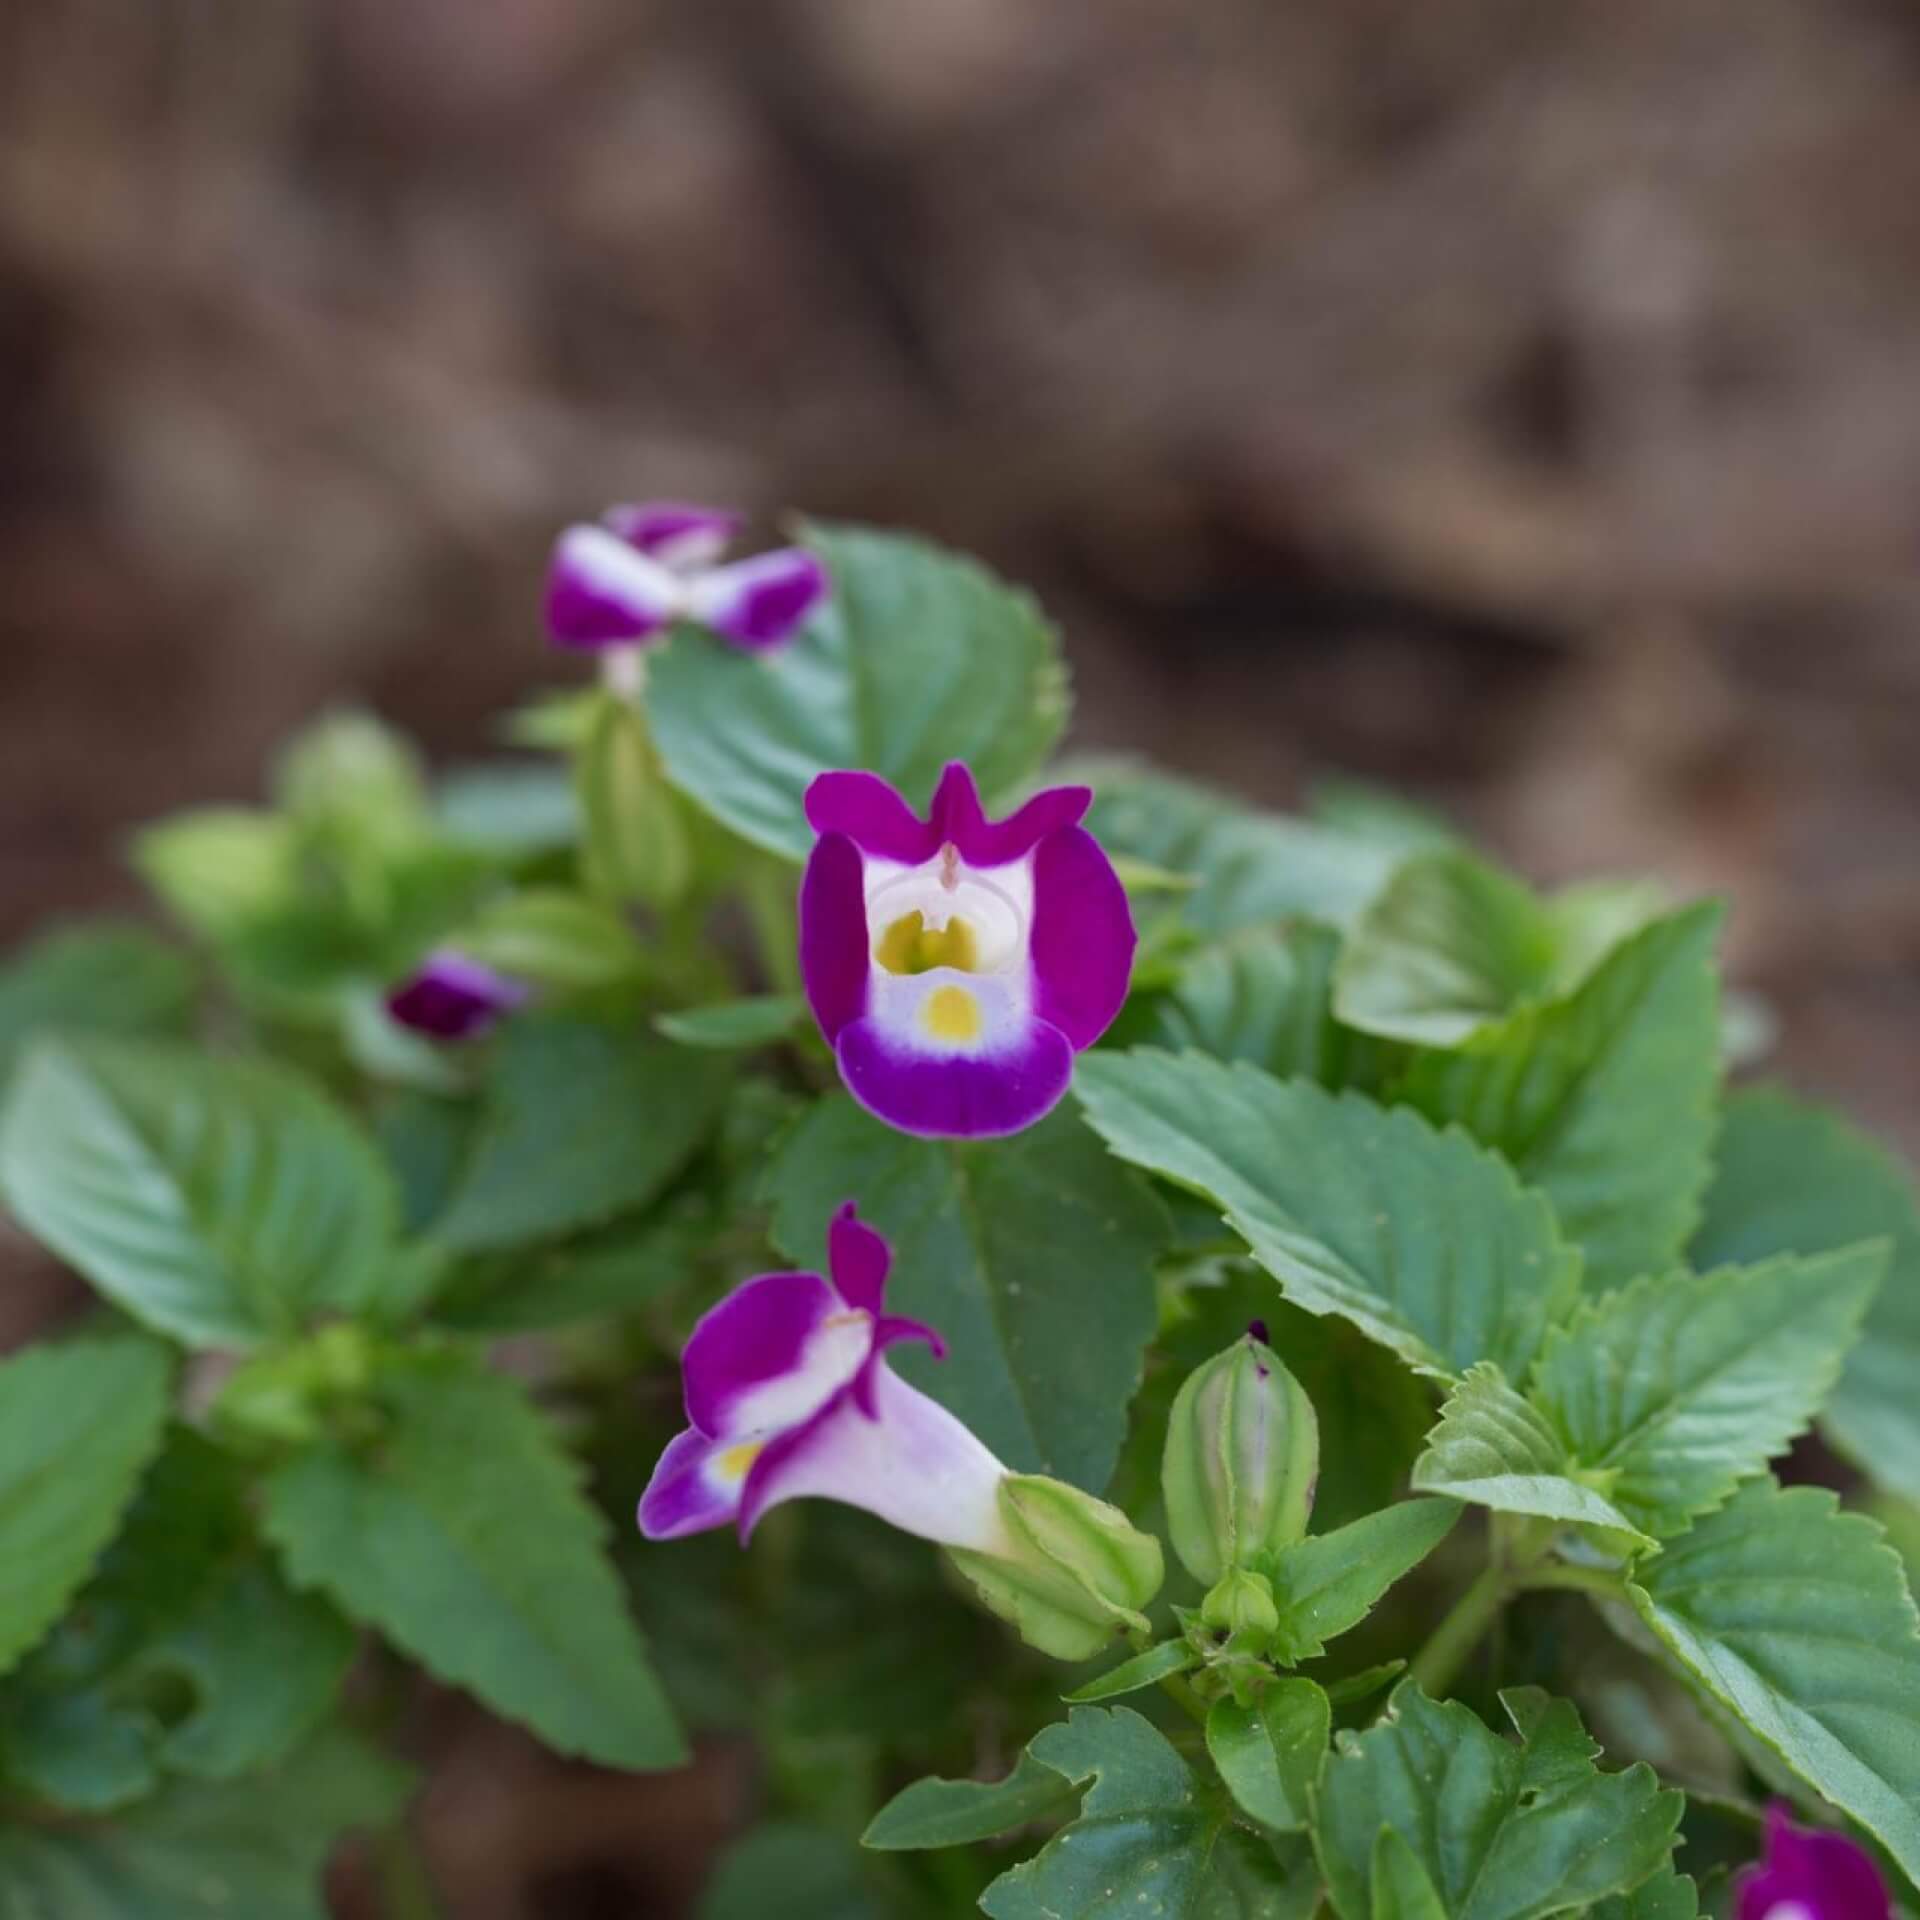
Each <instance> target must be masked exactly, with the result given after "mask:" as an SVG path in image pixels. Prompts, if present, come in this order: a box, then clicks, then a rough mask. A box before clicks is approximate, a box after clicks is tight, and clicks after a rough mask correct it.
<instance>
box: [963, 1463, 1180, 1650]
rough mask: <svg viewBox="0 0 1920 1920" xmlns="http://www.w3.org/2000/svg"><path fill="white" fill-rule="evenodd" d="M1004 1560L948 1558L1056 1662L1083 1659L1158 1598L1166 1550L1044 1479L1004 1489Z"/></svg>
mask: <svg viewBox="0 0 1920 1920" xmlns="http://www.w3.org/2000/svg"><path fill="white" fill-rule="evenodd" d="M999 1505H1000V1517H1001V1519H1002V1521H1003V1522H1004V1523H1005V1526H1006V1532H1007V1551H1006V1552H1005V1553H975V1552H972V1551H969V1550H966V1549H961V1548H955V1549H953V1550H952V1551H951V1556H950V1557H951V1558H952V1560H953V1563H954V1565H955V1566H957V1567H958V1568H959V1569H960V1571H961V1572H962V1573H963V1574H965V1575H966V1577H967V1580H968V1582H969V1583H970V1584H971V1585H972V1587H973V1589H974V1591H975V1592H976V1593H977V1594H978V1595H979V1596H980V1599H981V1601H982V1602H983V1603H984V1604H985V1605H986V1606H987V1607H988V1608H989V1609H990V1610H991V1611H992V1612H994V1613H997V1614H998V1615H999V1616H1000V1617H1001V1619H1003V1620H1005V1621H1007V1622H1009V1623H1010V1624H1011V1625H1012V1626H1013V1628H1014V1629H1015V1631H1016V1632H1018V1633H1019V1635H1020V1637H1021V1638H1022V1639H1023V1640H1025V1641H1026V1642H1027V1644H1028V1645H1029V1646H1032V1647H1038V1648H1039V1649H1040V1651H1041V1652H1042V1653H1049V1654H1052V1655H1053V1656H1054V1658H1055V1659H1058V1660H1086V1659H1090V1658H1091V1657H1092V1656H1093V1655H1094V1654H1096V1653H1098V1652H1099V1651H1100V1650H1101V1648H1103V1647H1105V1646H1107V1645H1108V1644H1109V1643H1110V1642H1111V1641H1112V1639H1113V1637H1114V1635H1115V1634H1116V1633H1118V1632H1120V1631H1122V1630H1123V1629H1126V1628H1142V1629H1143V1628H1145V1626H1146V1624H1147V1620H1146V1616H1145V1615H1144V1614H1143V1613H1142V1612H1141V1611H1140V1609H1141V1608H1142V1607H1144V1606H1145V1605H1146V1604H1147V1603H1148V1601H1150V1600H1151V1599H1152V1598H1153V1596H1154V1595H1155V1594H1156V1593H1158V1592H1159V1591H1160V1581H1161V1578H1162V1575H1163V1573H1164V1571H1165V1568H1164V1565H1163V1563H1162V1559H1161V1554H1160V1543H1159V1541H1157V1540H1155V1539H1154V1538H1153V1537H1152V1535H1150V1534H1145V1533H1142V1532H1140V1530H1139V1529H1138V1528H1137V1527H1135V1526H1134V1525H1133V1524H1132V1523H1131V1522H1130V1521H1129V1520H1128V1519H1127V1516H1126V1515H1125V1514H1124V1513H1122V1512H1121V1511H1120V1509H1119V1508H1118V1507H1113V1506H1109V1505H1108V1504H1107V1502H1106V1501H1104V1500H1096V1499H1095V1498H1094V1497H1093V1495H1092V1494H1090V1493H1082V1492H1081V1491H1080V1489H1079V1488H1078V1487H1070V1486H1067V1485H1066V1484H1065V1483H1064V1482H1062V1481H1059V1480H1049V1479H1046V1478H1045V1477H1043V1476H1042V1475H1039V1474H1030V1473H1010V1474H1008V1475H1007V1477H1006V1478H1005V1479H1004V1480H1003V1481H1001V1483H1000V1496H999Z"/></svg>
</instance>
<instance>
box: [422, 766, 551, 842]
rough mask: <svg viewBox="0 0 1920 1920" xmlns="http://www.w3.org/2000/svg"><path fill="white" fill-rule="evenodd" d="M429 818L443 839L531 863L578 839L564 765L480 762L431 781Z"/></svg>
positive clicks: (449, 771)
mask: <svg viewBox="0 0 1920 1920" xmlns="http://www.w3.org/2000/svg"><path fill="white" fill-rule="evenodd" d="M433 811H434V818H435V820H436V822H437V823H438V825H439V828H440V830H441V832H442V833H444V834H445V835H447V837H448V838H449V839H453V840H457V841H460V842H462V843H463V844H465V845H467V846H470V847H476V848H478V849H479V850H480V851H481V852H483V853H488V854H491V855H494V856H495V857H497V858H499V859H501V860H507V861H516V860H521V859H536V858H538V857H539V856H540V855H541V854H545V853H553V852H556V851H558V850H559V849H560V848H563V847H570V846H572V845H573V844H574V843H575V841H577V840H578V839H579V837H580V801H579V797H578V795H577V794H576V793H575V791H574V784H573V780H572V778H571V776H570V773H569V770H568V768H567V767H565V766H564V765H557V764H555V763H553V762H551V761H540V760H481V761H475V762H473V763H471V764H469V765H466V766H457V767H452V768H450V769H449V770H448V771H447V772H445V773H443V774H442V775H441V776H440V778H439V779H438V780H437V781H436V782H435V783H434V790H433Z"/></svg>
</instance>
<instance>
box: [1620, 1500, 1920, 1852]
mask: <svg viewBox="0 0 1920 1920" xmlns="http://www.w3.org/2000/svg"><path fill="white" fill-rule="evenodd" d="M1631 1591H1632V1597H1633V1603H1634V1606H1635V1608H1636V1609H1637V1611H1638V1612H1639V1614H1640V1617H1641V1619H1642V1620H1643V1621H1644V1622H1645V1623H1646V1625H1647V1626H1649V1627H1650V1628H1651V1629H1652V1630H1653V1632H1654V1634H1655V1635H1656V1636H1657V1637H1658V1638H1659V1640H1660V1642H1661V1643H1662V1645H1663V1646H1665V1648H1666V1649H1667V1651H1668V1652H1669V1653H1670V1654H1671V1655H1672V1657H1673V1659H1674V1660H1675V1661H1676V1662H1677V1663H1678V1665H1679V1666H1680V1667H1681V1669H1682V1670H1683V1671H1685V1672H1686V1673H1688V1674H1689V1675H1691V1676H1692V1678H1693V1679H1694V1680H1695V1681H1696V1682H1698V1684H1699V1685H1700V1686H1701V1687H1703V1688H1704V1689H1705V1690H1706V1692H1707V1693H1708V1694H1709V1695H1710V1696H1711V1697H1712V1698H1713V1699H1714V1700H1716V1701H1718V1702H1719V1704H1720V1705H1721V1706H1722V1707H1724V1708H1725V1709H1726V1710H1727V1711H1728V1712H1729V1713H1731V1714H1732V1715H1733V1716H1734V1717H1735V1718H1736V1719H1738V1720H1739V1721H1740V1722H1741V1723H1742V1724H1743V1725H1744V1726H1746V1727H1747V1728H1748V1729H1750V1730H1751V1731H1752V1733H1753V1734H1754V1735H1755V1736H1756V1737H1757V1739H1758V1740H1759V1741H1760V1742H1761V1743H1762V1745H1763V1746H1765V1747H1766V1748H1767V1749H1768V1750H1769V1751H1770V1752H1771V1753H1773V1754H1774V1755H1776V1756H1777V1757H1778V1758H1779V1759H1780V1760H1782V1761H1784V1762H1785V1764H1786V1765H1787V1766H1788V1767H1789V1768H1791V1769H1792V1771H1793V1772H1794V1773H1796V1774H1797V1775H1798V1776H1799V1777H1800V1778H1801V1779H1802V1780H1804V1781H1806V1783H1807V1784H1808V1785H1809V1786H1811V1787H1812V1788H1813V1789H1814V1790H1815V1791H1816V1792H1817V1793H1820V1794H1823V1795H1824V1796H1825V1797H1826V1798H1827V1799H1829V1800H1831V1801H1832V1802H1833V1803H1834V1805H1835V1806H1837V1807H1840V1808H1842V1809H1843V1810H1844V1811H1846V1812H1847V1813H1850V1814H1852V1815H1853V1817H1854V1818H1855V1819H1856V1820H1858V1821H1859V1822H1860V1824H1861V1825H1862V1826H1863V1827H1865V1828H1866V1829H1867V1830H1868V1831H1869V1832H1870V1833H1872V1834H1873V1835H1874V1836H1875V1837H1876V1838H1878V1839H1879V1840H1880V1841H1881V1842H1882V1844H1883V1845H1884V1846H1885V1847H1886V1848H1887V1850H1888V1852H1890V1853H1891V1854H1892V1855H1893V1856H1894V1858H1895V1859H1896V1860H1898V1861H1899V1863H1900V1865H1901V1868H1902V1869H1903V1871H1905V1872H1906V1873H1907V1874H1908V1875H1909V1876H1910V1877H1913V1876H1920V1616H1916V1614H1915V1611H1914V1604H1913V1599H1912V1597H1911V1595H1910V1594H1909V1593H1908V1592H1907V1585H1906V1581H1905V1578H1904V1577H1903V1574H1902V1571H1901V1567H1900V1561H1899V1558H1898V1556H1896V1555H1895V1554H1894V1552H1893V1551H1892V1549H1891V1548H1890V1547H1888V1546H1887V1544H1886V1539H1885V1535H1884V1534H1883V1533H1882V1531H1881V1529H1880V1528H1879V1527H1878V1526H1876V1525H1875V1524H1874V1523H1873V1522H1872V1521H1871V1520H1868V1519H1866V1518H1865V1517H1863V1516H1862V1515H1860V1514H1851V1513H1841V1512H1840V1511H1838V1503H1837V1502H1836V1500H1835V1498H1834V1496H1833V1495H1832V1494H1831V1493H1829V1492H1827V1491H1826V1490H1825V1489H1824V1488H1818V1487H1792V1488H1789V1489H1787V1490H1785V1491H1782V1490H1781V1489H1780V1488H1778V1487H1776V1486H1775V1485H1774V1484H1773V1483H1772V1481H1770V1480H1766V1479H1760V1480H1754V1481H1750V1482H1749V1483H1748V1484H1747V1485H1746V1486H1745V1487H1743V1488H1741V1490H1740V1491H1739V1493H1737V1494H1736V1495H1735V1496H1734V1497H1733V1499H1732V1500H1730V1501H1729V1502H1728V1503H1727V1504H1726V1505H1725V1506H1724V1507H1722V1508H1721V1509H1720V1510H1719V1511H1718V1512H1717V1513H1713V1514H1709V1515H1708V1516H1707V1517H1706V1518H1705V1519H1703V1520H1700V1521H1697V1522H1696V1523H1695V1525H1694V1527H1693V1529H1692V1531H1691V1532H1689V1533H1686V1534H1683V1535H1682V1536H1681V1537H1680V1538H1679V1539H1678V1540H1674V1541H1671V1542H1669V1543H1668V1546H1667V1549H1666V1551H1665V1552H1664V1553H1662V1554H1661V1555H1660V1557H1659V1558H1658V1559H1657V1560H1654V1561H1652V1562H1651V1563H1649V1564H1648V1565H1647V1566H1646V1567H1644V1568H1643V1569H1642V1570H1641V1571H1640V1573H1639V1583H1638V1585H1637V1586H1635V1587H1634V1588H1633V1589H1632V1590H1631Z"/></svg>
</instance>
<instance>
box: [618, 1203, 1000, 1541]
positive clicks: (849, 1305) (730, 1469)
mask: <svg viewBox="0 0 1920 1920" xmlns="http://www.w3.org/2000/svg"><path fill="white" fill-rule="evenodd" d="M891 1258H892V1256H891V1253H890V1251H889V1249H888V1247H887V1243H886V1242H885V1241H884V1240H883V1239H881V1237H880V1236H879V1235H878V1234H877V1233H875V1232H874V1231H873V1229H872V1228H871V1227H869V1226H866V1225H864V1224H863V1223H862V1222H861V1221H860V1220H858V1219H857V1218H856V1217H855V1215H854V1209H853V1206H852V1204H851V1203H849V1204H848V1205H846V1206H844V1207H842V1208H841V1209H840V1211H839V1213H838V1214H836V1215H835V1216H834V1219H833V1223H832V1225H831V1226H830V1227H829V1228H828V1230H827V1265H828V1269H829V1271H830V1273H831V1274H832V1276H833V1277H832V1278H831V1279H830V1280H828V1279H825V1278H823V1277H822V1276H821V1275H819V1274H817V1273H768V1274H762V1275H761V1276H760V1277H759V1278H758V1279H756V1280H749V1281H747V1282H746V1283H745V1285H743V1286H740V1287H737V1288H736V1289H735V1290H734V1291H733V1292H732V1293H730V1294H729V1295H728V1296H727V1297H726V1298H725V1299H724V1300H722V1301H721V1302H720V1304H719V1305H718V1306H716V1307H715V1308H713V1309H712V1311H711V1312H709V1313H708V1314H707V1315H706V1316H705V1317H704V1318H703V1319H702V1320H701V1322H700V1324H699V1325H698V1326H697V1327H695V1328H694V1330H693V1338H692V1339H691V1340H690V1341H689V1342H688V1343H687V1350H686V1353H685V1355H684V1357H683V1359H682V1363H681V1364H682V1368H683V1373H684V1384H685V1390H686V1403H687V1419H688V1421H689V1422H690V1423H691V1424H690V1425H689V1427H688V1430H687V1431H686V1432H685V1433H682V1434H680V1435H679V1436H678V1437H677V1438H676V1439H674V1440H673V1442H672V1443H671V1444H670V1445H669V1446H668V1448H667V1450H666V1452H665V1453H664V1454H663V1455H662V1456H661V1459H660V1464H659V1466H658V1467H656V1468H655V1469H654V1474H653V1479H652V1481H651V1482H650V1483H649V1484H648V1487H647V1491H646V1493H645V1495H644V1496H643V1497H642V1499H641V1502H640V1530H641V1532H642V1533H644V1534H646V1535H647V1537H648V1538H649V1539H653V1540H671V1539H675V1538H677V1537H678V1536H680V1535H681V1534H685V1533H699V1532H702V1531H704V1530H705V1529H707V1528H710V1527H719V1526H725V1525H727V1524H729V1523H730V1522H731V1523H734V1524H737V1525H738V1527H739V1529H740V1537H741V1539H742V1540H744V1539H746V1538H747V1536H748V1535H749V1534H751V1533H752V1531H753V1529H754V1527H755V1526H756V1525H757V1524H758V1522H759V1519H760V1516H761V1515H762V1514H763V1513H765V1512H766V1511H767V1509H768V1508H769V1507H775V1506H778V1505H779V1504H780V1503H781V1502H782V1501H783V1500H798V1499H804V1498H808V1497H813V1498H817V1499H826V1500H839V1501H842V1502H844V1503H845V1504H846V1505H848V1506H852V1507H865V1508H866V1509H867V1511H868V1512H869V1513H876V1514H878V1515H879V1516H880V1518H881V1519H883V1520H886V1521H889V1522H891V1523H892V1524H893V1525H894V1526H896V1527H899V1528H901V1529H903V1530H904V1531H905V1532H907V1533H916V1534H919V1535H920V1536H921V1537H922V1538H923V1539H927V1540H935V1541H938V1542H940V1543H941V1544H942V1545H944V1546H950V1547H967V1548H971V1549H973V1550H974V1551H976V1552H980V1553H987V1554H999V1553H1004V1552H1005V1551H1006V1550H1007V1547H1008V1539H1007V1532H1006V1527H1005V1523H1004V1522H1003V1520H1002V1518H1001V1515H1000V1509H999V1493H1000V1483H1001V1481H1002V1480H1003V1479H1004V1478H1005V1477H1006V1469H1005V1468H1004V1467H1003V1466H1002V1465H1001V1464H1000V1462H999V1461H998V1460H997V1459H995V1458H994V1456H993V1455H992V1454H991V1453H990V1452H988V1450H987V1449H986V1448H985V1447H984V1446H982V1445H981V1444H980V1442H979V1441H978V1440H976V1439H975V1438H974V1437H973V1435H972V1434H971V1433H970V1432H969V1431H968V1430H967V1428H966V1427H965V1426H963V1425H962V1424H961V1423H960V1422H959V1421H958V1420H956V1419H955V1418H954V1416H953V1415H952V1414H950V1413H949V1412H947V1410H946V1409H945V1408H944V1407H942V1406H941V1405H939V1403H938V1402H936V1401H933V1400H930V1399H928V1398H927V1396H926V1395H925V1394H923V1393H921V1392H919V1391H918V1390H917V1389H915V1388H913V1387H910V1386H908V1385H907V1383H906V1382H905V1381H904V1380H902V1379H900V1378H899V1376H898V1375H897V1374H895V1373H894V1371H893V1370H892V1368H891V1367H889V1366H888V1365H887V1361H886V1353H887V1349H888V1348H889V1347H891V1346H893V1345H894V1344H895V1343H896V1342H898V1341H901V1340H919V1341H923V1342H925V1343H926V1344H927V1345H928V1346H930V1347H931V1348H932V1349H933V1351H934V1352H935V1353H936V1354H942V1355H943V1354H944V1353H945V1351H946V1349H945V1347H944V1345H943V1344H942V1342H941V1340H940V1336H939V1335H938V1334H937V1333H935V1332H934V1331H933V1329H932V1328H931V1327H927V1326H923V1325H922V1324H921V1323H920V1322H919V1321H917V1320H906V1319H901V1318H898V1317H897V1316H895V1315H892V1314H889V1313H887V1312H886V1311H884V1307H883V1296H884V1294H885V1291H886V1282H887V1269H888V1266H889V1265H890V1264H891Z"/></svg>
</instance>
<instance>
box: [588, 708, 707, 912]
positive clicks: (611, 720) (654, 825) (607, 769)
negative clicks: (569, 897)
mask: <svg viewBox="0 0 1920 1920" xmlns="http://www.w3.org/2000/svg"><path fill="white" fill-rule="evenodd" d="M576 770H577V774H578V778H579V788H580V814H581V819H582V822H583V824H584V842H585V843H584V845H583V846H582V848H581V866H582V870H583V871H584V872H585V874H586V877H587V883H588V884H589V885H590V886H591V887H592V888H593V890H594V892H595V893H597V894H600V895H602V896H603V897H604V898H606V899H607V900H610V901H612V902H613V903H614V904H615V905H625V904H627V903H628V902H630V901H642V902H644V903H645V904H646V905H648V906H651V907H668V906H671V905H673V903H674V902H675V901H676V900H678V899H679V898H680V897H681V895H682V894H684V893H685V892H686V890H687V886H688V883H689V882H690V881H691V880H692V878H693V841H692V837H691V835H690V834H689V832H688V828H687V822H686V820H685V818H684V817H683V816H682V813H681V802H680V800H679V798H678V796H677V795H676V794H675V793H674V791H673V788H672V787H671V786H669V785H668V784H667V780H666V776H665V773H664V771H663V770H662V768H661V765H660V755H659V752H658V750H657V748H656V747H655V745H654V742H653V739H652V736H651V735H650V734H649V732H648V729H647V717H646V715H645V714H644V713H643V712H642V710H641V709H640V708H639V707H637V706H636V705H634V703H633V702H632V701H630V700H626V699H623V698H621V697H620V696H618V695H616V694H611V693H609V694H607V695H605V696H604V697H603V698H602V699H601V701H600V705H599V709H598V711H597V712H596V713H595V714H594V717H593V724H592V726H591V727H590V728H589V729H588V732H587V737H586V740H585V741H584V743H583V744H582V745H581V748H580V757H579V761H578V763H577V769H576Z"/></svg>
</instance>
